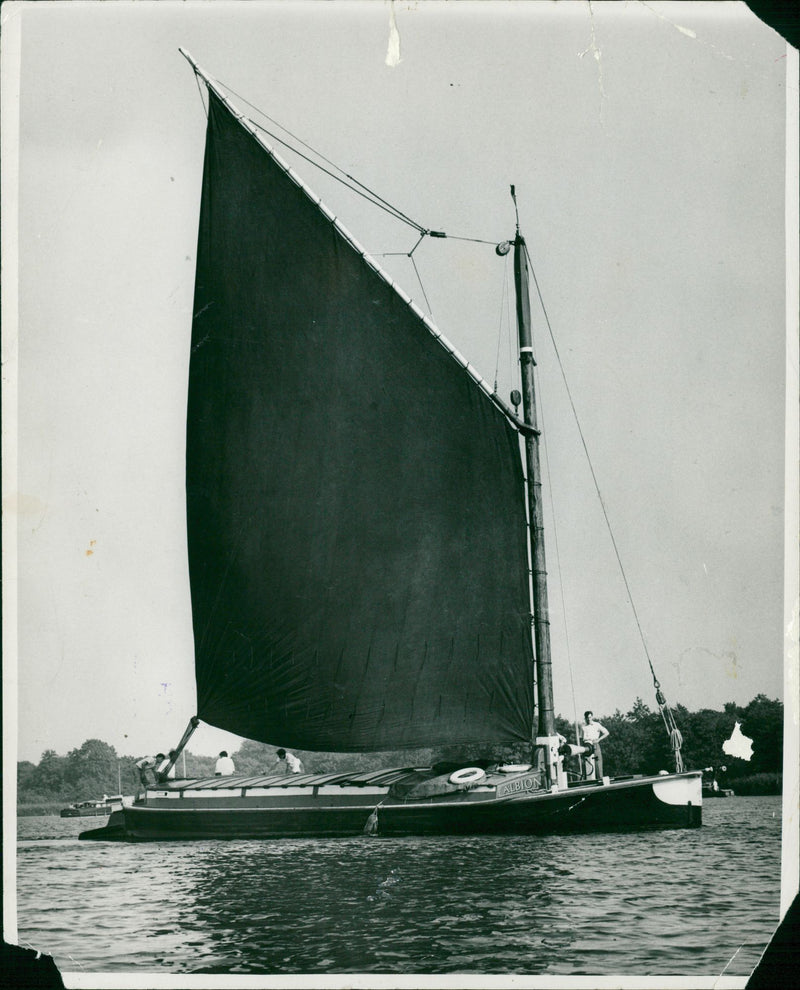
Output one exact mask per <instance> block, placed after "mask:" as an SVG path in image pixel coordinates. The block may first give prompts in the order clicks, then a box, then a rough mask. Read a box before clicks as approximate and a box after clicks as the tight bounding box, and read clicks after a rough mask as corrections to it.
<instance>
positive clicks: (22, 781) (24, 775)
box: [17, 760, 36, 791]
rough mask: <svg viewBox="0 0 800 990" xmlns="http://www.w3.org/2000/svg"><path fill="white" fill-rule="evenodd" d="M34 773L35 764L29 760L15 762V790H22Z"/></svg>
mask: <svg viewBox="0 0 800 990" xmlns="http://www.w3.org/2000/svg"><path fill="white" fill-rule="evenodd" d="M35 773H36V764H35V763H31V762H30V760H20V761H19V763H17V790H18V791H21V790H24V789H25V788H26V787H27V786H28V784H29V783H30V781H31V778H32V777H33V776H34V775H35Z"/></svg>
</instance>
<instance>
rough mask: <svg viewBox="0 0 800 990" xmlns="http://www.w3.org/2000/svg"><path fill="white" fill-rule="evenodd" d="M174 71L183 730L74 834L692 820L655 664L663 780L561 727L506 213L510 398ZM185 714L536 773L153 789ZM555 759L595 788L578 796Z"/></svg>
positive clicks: (444, 770) (279, 737)
mask: <svg viewBox="0 0 800 990" xmlns="http://www.w3.org/2000/svg"><path fill="white" fill-rule="evenodd" d="M184 54H185V53H184ZM187 58H189V56H187ZM189 60H190V62H191V64H192V66H193V68H194V70H195V73H196V76H197V78H198V79H199V80H200V81H202V82H203V83H204V84H205V86H206V91H207V94H208V125H207V135H206V153H205V166H204V175H203V191H202V197H201V208H200V224H199V239H198V254H197V270H196V282H195V301H194V319H193V328H192V343H191V360H190V369H189V397H188V413H187V445H186V495H187V523H188V526H187V529H188V556H189V575H190V582H191V594H192V616H193V623H194V639H195V672H196V681H197V709H196V711H197V714H196V715H195V716H193V717H192V719H191V721H190V724H189V727H188V728H187V731H186V733H185V734H184V737H183V739H182V740H181V742H180V743H179V745H178V746H177V747H176V749H175V750H174V751H172V756H171V760H170V765H169V767H166V768H163V770H162V773H161V779H159V780H158V781H157V782H156V783H155V784H153V785H149V786H147V787H146V789H145V791H144V793H143V794H142V795H141V796H140V797H138V798H137V800H136V801H135V802H134V803H133V804H132V805H131V806H130V807H124V808H122V809H121V810H119V811H117V812H115V813H114V814H113V815H112V816H111V818H110V820H109V822H108V825H107V826H106V827H105V828H104V829H100V830H96V831H92V832H86V833H83V835H82V836H81V838H87V839H111V840H113V839H122V840H125V841H146V840H162V839H200V838H281V837H286V836H320V837H322V836H350V835H359V834H362V833H366V834H373V835H380V836H393V835H412V834H413V835H435V834H484V833H485V834H492V833H504V832H505V833H523V834H524V833H534V832H553V831H557V832H562V831H563V832H569V831H593V830H597V829H603V830H614V829H622V828H626V829H627V828H632V829H637V828H676V827H680V828H683V827H695V826H698V825H700V823H701V815H702V812H701V805H702V794H701V773H700V772H699V771H697V772H687V771H685V770H684V767H683V763H682V758H681V754H680V733H679V732H678V730H677V727H676V726H675V724H674V719H673V717H672V713H671V710H670V709H669V706H668V705H667V703H666V701H665V699H664V696H663V694H662V692H661V689H660V685H659V684H658V681H657V680H655V674H654V675H653V677H654V683H655V688H656V698H657V701H658V704H659V708H660V710H661V713H662V715H663V717H664V722H665V726H666V728H667V731H668V733H669V736H670V739H671V742H672V748H673V753H674V759H675V772H674V773H666V772H664V773H659V774H657V775H654V776H627V777H621V778H615V779H612V778H609V777H606V776H602V775H601V774H600V775H597V774H596V773H595V763H594V756H593V751H592V747H590V746H583V745H581V744H580V742H579V741H577V740H576V743H575V744H574V745H572V746H570V744H568V743H567V742H566V740H565V739H564V737H563V736H562V735H560V734H559V733H558V731H557V729H556V720H555V708H554V703H553V689H552V661H551V656H550V633H549V611H548V599H547V569H546V561H545V538H544V520H543V510H542V499H541V471H540V465H539V437H540V430H539V427H538V423H537V405H536V392H535V383H534V366H535V361H534V356H533V345H532V339H531V315H530V303H529V292H528V279H529V259H528V256H527V249H526V245H525V240H524V238H523V236H522V235H521V233H520V229H519V219H518V218H517V226H516V233H515V235H514V237H513V238H512V239H511V240H509V241H506V242H503V243H501V244H499V245H497V248H496V252H497V255H499V256H501V257H502V256H504V255H506V254H508V253H510V252H511V251H512V250H513V259H514V282H515V289H516V312H517V324H518V334H519V362H520V375H521V382H520V385H521V392H516V391H515V392H514V393H512V405H513V406H514V408H513V409H512V407H511V405H509V404H508V403H506V402H505V401H504V400H503V399H502V398H501V397H500V396H499V395H498V394H497V392H496V390H495V389H492V388H491V387H490V386H489V385H488V384H487V383H486V382H485V381H484V380H483V379H482V378H481V377H480V375H478V373H477V372H476V371H475V370H474V368H472V366H471V365H470V364H469V363H468V362H467V361H466V360H465V359H464V358H463V357H462V356H461V355H460V354H459V353H458V352H457V351H456V350H455V348H454V347H453V346H452V345H451V344H450V343H449V342H448V341H447V340H446V338H445V337H444V336H443V335H442V334H441V332H440V331H439V330H438V328H437V327H435V325H434V324H433V323H432V322H431V320H430V319H429V318H428V317H427V316H425V314H424V313H423V312H422V311H421V310H420V309H419V307H417V306H416V304H415V303H413V302H412V301H411V299H410V298H409V297H407V296H406V295H405V294H404V293H403V292H402V291H401V290H400V289H399V288H398V287H397V286H396V285H395V283H394V282H393V281H392V280H391V278H390V277H389V276H388V275H387V274H386V272H385V271H383V269H382V268H381V267H380V265H379V264H378V263H377V262H376V261H375V260H374V259H373V258H372V257H371V256H370V255H368V254H367V253H366V251H365V250H364V249H363V248H362V247H361V246H360V245H359V244H358V243H357V242H356V241H355V240H354V238H353V237H352V235H350V234H349V232H348V231H347V230H346V228H345V227H344V226H343V225H342V224H341V222H340V221H339V220H338V219H337V218H336V217H335V216H334V215H333V214H332V213H331V212H330V211H329V210H328V209H327V208H326V207H325V205H324V204H323V203H321V201H320V200H319V198H318V197H317V196H316V195H315V194H314V193H313V192H312V191H311V190H310V189H309V187H308V186H307V185H306V184H305V183H304V182H303V181H302V180H301V179H299V178H298V176H297V175H296V174H295V173H294V171H293V170H292V169H290V168H289V167H288V166H287V165H286V164H285V163H284V162H283V161H282V159H281V158H280V157H279V156H278V155H277V153H276V152H275V151H274V150H273V149H272V147H271V146H270V145H268V144H267V142H266V141H265V139H264V136H263V134H262V133H261V131H259V129H258V128H257V127H256V125H255V124H254V123H253V122H252V121H250V120H249V119H247V118H246V117H244V116H243V115H242V114H241V113H239V111H238V110H236V108H235V107H234V106H233V105H232V103H231V102H230V100H229V99H228V97H227V96H226V94H225V92H224V91H223V90H222V89H221V87H220V86H219V84H217V83H216V82H214V81H213V80H212V79H211V78H210V77H208V76H207V75H206V74H205V73H204V72H202V70H200V69H199V67H198V66H197V65H196V63H194V62H193V60H191V59H190V58H189ZM513 193H514V191H513V187H512V196H513ZM514 203H515V207H516V199H515V200H514ZM416 229H417V232H418V233H419V236H420V238H423V237H426V236H430V237H437V238H445V237H446V236H447V235H446V234H445V233H444V232H442V231H433V230H430V229H427V228H424V227H421V226H419V225H417V226H416ZM520 404H521V405H522V415H521V416H520V415H519V411H518V410H519V406H520ZM648 661H649V656H648ZM650 666H651V669H652V662H651V663H650ZM201 720H202V721H204V722H206V723H207V724H210V725H214V726H217V727H219V728H223V729H226V730H228V731H231V732H234V733H236V734H238V735H240V736H244V737H246V738H249V739H253V740H258V741H261V742H265V743H271V744H273V745H286V746H292V747H295V748H299V749H302V750H305V751H312V752H349V753H358V752H381V751H385V750H389V749H412V748H418V747H422V746H426V747H432V746H447V747H459V746H461V747H464V748H465V749H466V747H470V752H472V751H473V749H474V747H476V746H482V747H485V751H486V753H487V754H491V753H492V751H493V750H496V749H497V748H498V747H516V748H517V750H518V751H522V750H523V749H524V750H525V751H526V753H527V758H529V760H530V762H529V763H526V764H514V765H511V766H506V765H503V764H498V761H497V760H496V759H494V758H493V757H491V756H487V758H486V759H480V760H476V759H474V758H469V759H467V758H465V759H464V760H463V761H461V762H458V761H456V762H454V763H452V764H450V765H448V766H443V765H439V764H437V765H435V766H433V767H422V768H414V767H406V768H399V769H385V770H380V771H370V772H366V773H357V772H349V773H330V774H289V775H285V776H279V777H275V776H260V777H253V776H224V777H214V778H207V779H202V780H169V779H168V778H167V773H168V772H169V769H170V767H171V766H173V765H174V764H175V761H176V760H177V758H178V754H179V753H180V752H181V750H182V749H183V748H184V747H185V745H186V743H187V741H188V739H189V737H190V736H191V734H192V732H193V731H194V730H195V728H196V727H197V725H198V724H199V722H200V721H201ZM570 756H580V757H581V758H582V763H583V764H584V765H585V766H586V767H588V774H583V775H582V776H581V777H580V778H578V779H572V780H570V779H569V777H568V773H567V770H566V768H565V761H566V759H567V758H568V757H570ZM595 776H597V777H598V779H594V778H595Z"/></svg>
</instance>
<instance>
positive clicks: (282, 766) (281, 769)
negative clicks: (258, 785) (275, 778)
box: [270, 749, 303, 773]
mask: <svg viewBox="0 0 800 990" xmlns="http://www.w3.org/2000/svg"><path fill="white" fill-rule="evenodd" d="M275 755H276V756H277V757H278V759H277V760H276V761H275V762H274V763H273V764H272V766H271V767H270V769H271V770H277V771H278V773H302V772H303V764H302V763H301V762H300V760H298V759H297V757H296V756H295V755H294V753H287V752H286V750H285V749H279V750H278V751H277V753H276V754H275Z"/></svg>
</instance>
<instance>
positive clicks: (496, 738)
mask: <svg viewBox="0 0 800 990" xmlns="http://www.w3.org/2000/svg"><path fill="white" fill-rule="evenodd" d="M194 314H195V315H194V322H193V330H192V354H191V364H190V373H189V402H188V424H187V468H186V491H187V516H188V541H189V567H190V578H191V592H192V608H193V622H194V637H195V652H196V679H197V694H198V699H197V703H198V709H197V714H198V715H199V716H200V718H202V719H203V720H204V721H206V722H208V723H210V724H212V725H216V726H219V727H220V728H223V729H227V730H229V731H232V732H235V733H238V734H240V735H242V736H246V737H248V738H250V739H256V740H261V741H263V742H270V743H276V744H278V743H280V744H283V745H287V746H294V747H298V748H302V749H307V750H316V751H364V750H371V751H376V750H381V749H394V748H401V747H412V746H428V745H437V744H453V743H464V742H479V741H486V742H502V741H517V740H519V741H521V740H530V737H531V725H532V719H533V691H532V671H531V664H532V646H531V636H530V601H529V585H528V558H527V550H526V533H525V508H524V489H523V478H522V469H521V463H520V457H519V450H518V441H517V435H516V433H515V431H514V429H513V428H512V427H511V426H510V425H509V424H508V422H507V421H506V419H505V417H504V416H503V415H502V413H501V412H500V411H499V410H498V409H497V408H496V407H495V406H494V405H493V403H492V401H491V399H490V398H489V397H488V396H487V395H486V393H485V392H484V391H482V390H481V388H479V387H478V385H476V383H475V381H474V380H473V379H472V378H471V377H470V376H469V374H467V373H466V371H465V370H464V368H463V367H461V366H460V365H459V364H458V362H457V361H456V360H454V358H453V357H452V355H451V354H450V353H449V352H448V351H447V350H446V349H445V348H444V347H443V346H442V344H441V343H440V342H439V341H438V340H437V339H436V338H435V337H434V336H433V334H432V333H431V332H430V330H429V329H428V327H427V326H426V325H425V323H424V322H423V321H422V320H421V319H420V318H419V317H418V316H417V315H416V314H415V313H414V311H413V310H412V309H411V308H410V307H409V305H408V304H407V302H405V301H404V300H403V299H402V298H401V297H400V296H399V295H398V293H397V292H396V291H395V289H394V288H393V287H392V286H391V285H390V284H388V283H387V281H386V280H385V279H384V278H383V277H382V276H381V275H380V274H379V273H378V272H376V271H375V270H374V269H373V268H372V267H371V266H370V265H369V264H367V262H366V261H365V260H364V257H363V256H362V255H361V254H360V253H359V252H358V250H356V248H355V247H354V246H353V245H352V244H351V243H350V241H348V240H347V239H346V238H345V237H344V236H343V235H342V233H340V231H339V230H338V229H337V228H336V227H335V226H334V225H333V224H332V222H331V220H330V219H329V217H327V216H326V215H325V213H324V212H323V211H322V210H321V209H320V207H319V206H318V205H317V204H316V203H315V202H314V201H313V200H312V198H310V196H309V195H308V194H307V192H306V191H305V190H304V189H302V188H301V187H299V186H298V185H297V184H296V183H295V182H294V181H293V180H292V179H291V178H290V177H289V176H288V175H287V173H286V171H285V169H284V168H283V167H282V166H281V165H280V164H279V163H278V162H277V161H276V160H275V159H274V158H273V156H272V155H271V154H270V153H269V151H268V150H266V149H265V148H264V146H263V145H262V144H261V143H260V142H259V141H258V140H257V139H256V138H255V137H254V136H253V134H252V133H250V132H249V131H248V129H246V128H245V127H244V126H243V124H242V123H241V122H240V121H239V120H237V119H236V117H234V116H233V114H231V112H230V111H229V110H228V109H227V107H226V106H225V104H224V103H223V102H222V101H221V100H220V99H219V98H218V97H217V96H216V95H215V94H214V92H213V91H210V92H209V116H208V131H207V137H206V153H205V166H204V175H203V191H202V204H201V214H200V230H199V242H198V253H197V275H196V287H195V301H194Z"/></svg>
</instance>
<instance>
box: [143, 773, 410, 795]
mask: <svg viewBox="0 0 800 990" xmlns="http://www.w3.org/2000/svg"><path fill="white" fill-rule="evenodd" d="M417 769H419V768H416V767H397V768H393V769H388V770H387V769H383V770H368V771H366V772H361V773H357V772H349V773H285V774H261V775H258V776H244V775H242V774H233V775H231V776H228V777H202V778H199V779H195V778H192V779H189V780H185V779H181V778H178V779H175V780H167V781H163V782H161V783H158V784H156V785H155V786H151V787H149V788H148V790H159V791H187V790H190V791H219V790H232V789H236V790H249V789H250V788H254V787H257V788H262V787H278V788H280V787H292V788H294V787H310V788H314V787H331V786H333V787H335V786H337V785H338V786H340V787H391V785H392V784H394V783H396V782H397V781H398V780H402V779H403V777H406V776H407V775H408V774H411V773H415V772H416V770H417Z"/></svg>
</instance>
